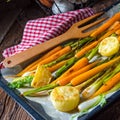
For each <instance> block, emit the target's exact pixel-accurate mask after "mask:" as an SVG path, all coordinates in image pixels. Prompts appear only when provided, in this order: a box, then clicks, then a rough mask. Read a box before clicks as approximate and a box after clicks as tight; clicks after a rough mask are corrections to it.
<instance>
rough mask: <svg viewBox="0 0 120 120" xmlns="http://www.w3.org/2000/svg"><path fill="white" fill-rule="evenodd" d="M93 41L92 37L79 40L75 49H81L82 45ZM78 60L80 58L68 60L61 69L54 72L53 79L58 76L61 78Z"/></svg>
mask: <svg viewBox="0 0 120 120" xmlns="http://www.w3.org/2000/svg"><path fill="white" fill-rule="evenodd" d="M93 40H94V38H92V37H86V38H83V39H81V40H79V41H78V43H76V45H78V46H77V49H78V48H80V47H82V46H83V45H84V44H86V43H88V42H91V41H93ZM74 45H75V44H74ZM74 45H73V46H74ZM76 45H75V46H76ZM79 59H80V58H76V57H72V58H71V59H70V60H68V61H67V63H66V64H65V65H63V66H62V67H61V68H59V69H58V70H57V71H56V72H55V78H58V77H59V76H61V75H62V74H63V73H64V72H65V71H66V70H68V69H69V68H70V67H71V66H72V65H74V64H75V62H77V61H78V60H79Z"/></svg>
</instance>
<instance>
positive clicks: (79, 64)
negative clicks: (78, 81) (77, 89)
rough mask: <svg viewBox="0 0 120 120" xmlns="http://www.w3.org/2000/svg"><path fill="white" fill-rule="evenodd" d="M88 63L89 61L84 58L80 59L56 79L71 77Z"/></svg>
mask: <svg viewBox="0 0 120 120" xmlns="http://www.w3.org/2000/svg"><path fill="white" fill-rule="evenodd" d="M88 63H89V61H88V59H87V58H86V57H83V58H81V59H80V60H78V61H77V62H76V63H75V64H74V65H73V66H72V67H70V68H69V69H68V70H67V71H66V72H65V73H63V74H62V75H61V76H60V77H59V78H58V79H62V78H64V77H66V76H68V75H71V74H72V73H74V72H76V71H77V70H79V69H81V68H83V67H84V66H86V65H87V64H88Z"/></svg>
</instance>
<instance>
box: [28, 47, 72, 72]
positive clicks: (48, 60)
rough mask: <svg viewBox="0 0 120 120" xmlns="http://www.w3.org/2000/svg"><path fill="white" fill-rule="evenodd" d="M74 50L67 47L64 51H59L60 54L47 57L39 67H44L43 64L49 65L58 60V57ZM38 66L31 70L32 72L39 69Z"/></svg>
mask: <svg viewBox="0 0 120 120" xmlns="http://www.w3.org/2000/svg"><path fill="white" fill-rule="evenodd" d="M71 50H72V49H71V47H70V46H66V47H64V48H63V49H61V50H59V51H58V52H56V53H54V54H53V55H51V56H49V57H47V58H46V59H44V60H42V61H41V62H39V63H38V64H39V65H43V64H47V63H49V62H51V61H53V60H56V59H57V58H58V57H60V56H62V55H64V54H66V53H68V52H70V51H71ZM37 66H38V65H35V66H33V67H32V68H30V70H34V69H36V68H37Z"/></svg>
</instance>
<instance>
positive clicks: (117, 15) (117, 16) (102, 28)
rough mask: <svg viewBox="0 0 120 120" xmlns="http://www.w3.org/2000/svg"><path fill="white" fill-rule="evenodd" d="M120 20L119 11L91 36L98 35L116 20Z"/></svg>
mask: <svg viewBox="0 0 120 120" xmlns="http://www.w3.org/2000/svg"><path fill="white" fill-rule="evenodd" d="M119 20H120V12H118V13H116V14H115V15H114V16H112V17H111V18H110V19H109V20H108V21H107V22H105V23H104V24H103V25H101V26H100V27H99V28H98V29H97V30H96V31H94V32H93V33H92V34H91V35H90V36H91V37H96V36H97V35H99V34H100V33H102V32H104V31H105V30H106V29H108V28H109V27H110V26H111V25H112V24H114V22H115V21H119Z"/></svg>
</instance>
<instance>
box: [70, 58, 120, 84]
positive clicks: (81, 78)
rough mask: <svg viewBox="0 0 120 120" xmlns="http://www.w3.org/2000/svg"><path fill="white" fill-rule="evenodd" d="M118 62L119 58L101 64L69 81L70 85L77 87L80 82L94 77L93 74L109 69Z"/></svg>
mask: <svg viewBox="0 0 120 120" xmlns="http://www.w3.org/2000/svg"><path fill="white" fill-rule="evenodd" d="M118 60H120V56H119V57H117V58H115V59H112V60H110V61H109V62H106V63H103V64H101V65H99V66H97V67H95V68H93V69H91V70H89V71H87V72H84V73H82V74H80V75H78V76H77V77H75V78H73V79H72V80H71V85H73V86H75V85H78V84H80V83H82V82H84V81H85V80H87V79H89V78H91V77H92V76H94V75H95V74H97V73H99V72H101V71H102V70H104V69H105V68H107V67H109V66H110V65H112V64H114V63H115V62H117V61H118Z"/></svg>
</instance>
